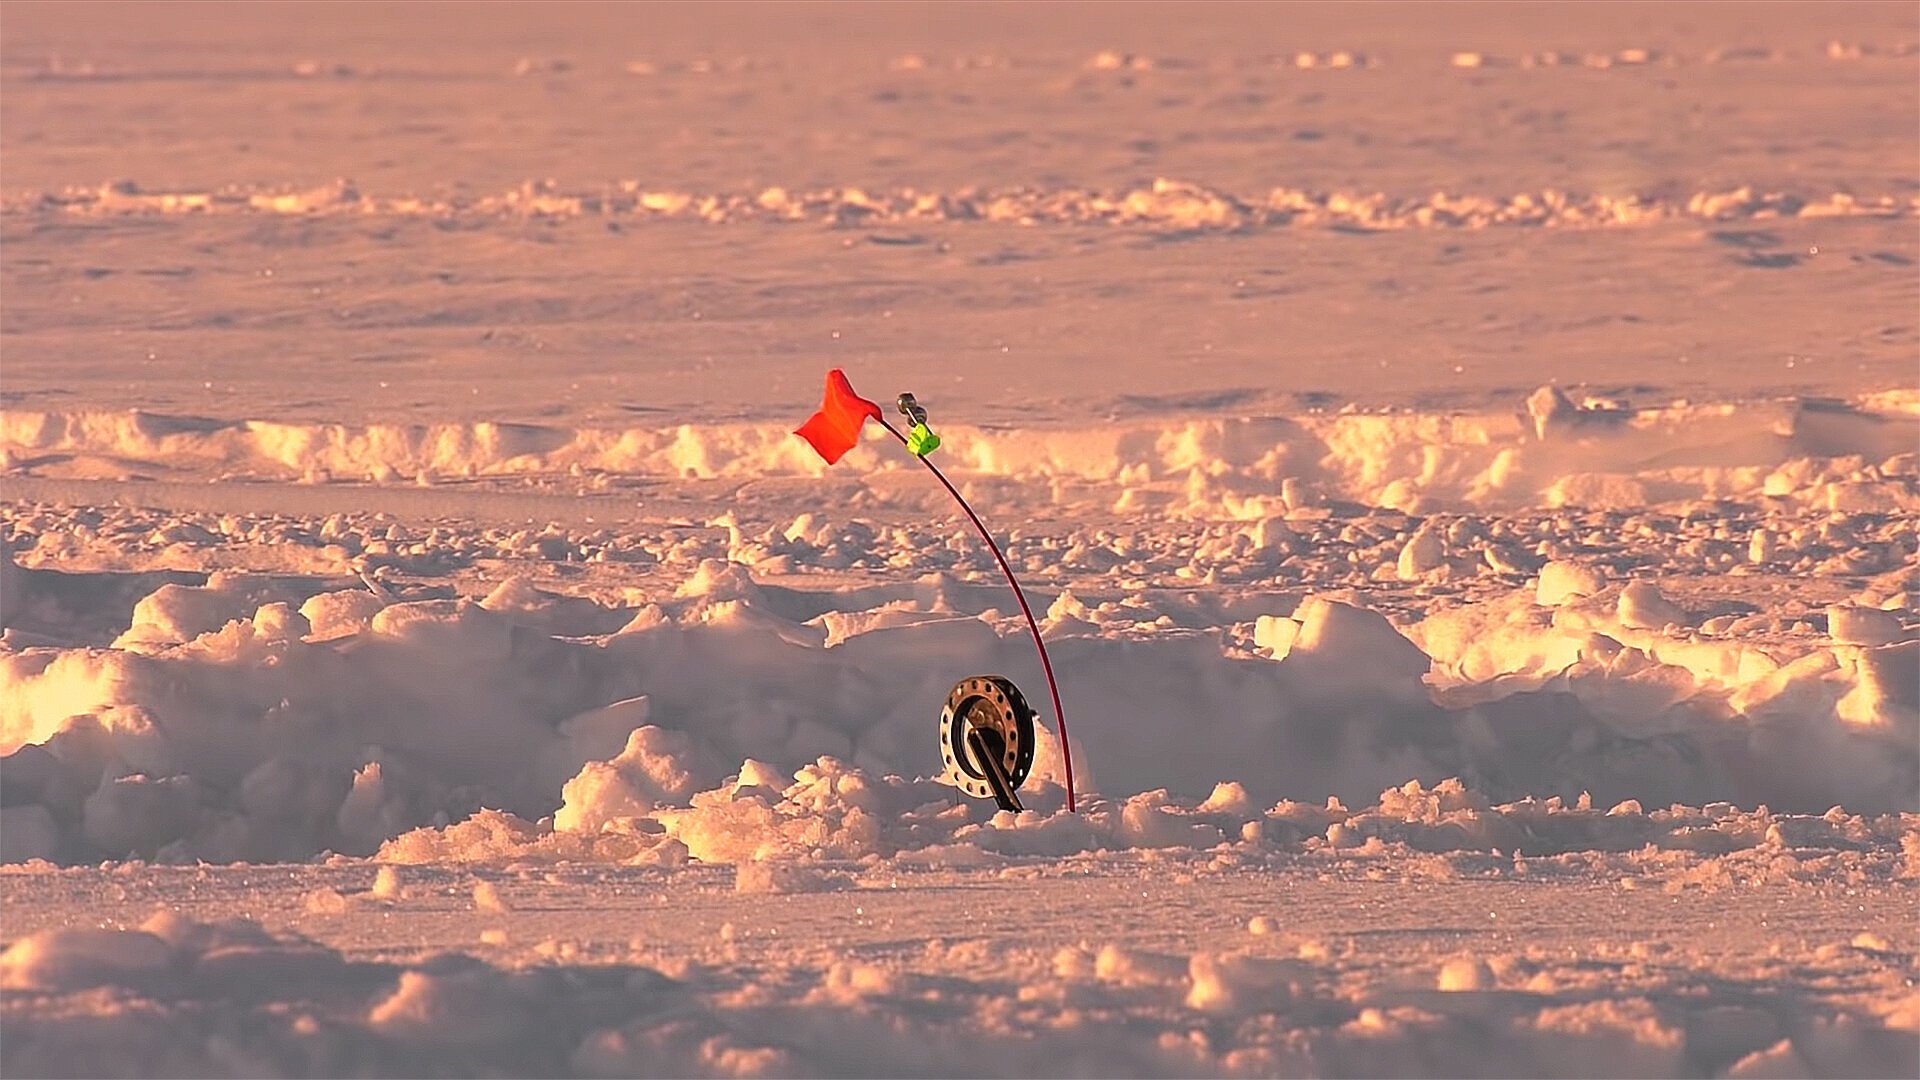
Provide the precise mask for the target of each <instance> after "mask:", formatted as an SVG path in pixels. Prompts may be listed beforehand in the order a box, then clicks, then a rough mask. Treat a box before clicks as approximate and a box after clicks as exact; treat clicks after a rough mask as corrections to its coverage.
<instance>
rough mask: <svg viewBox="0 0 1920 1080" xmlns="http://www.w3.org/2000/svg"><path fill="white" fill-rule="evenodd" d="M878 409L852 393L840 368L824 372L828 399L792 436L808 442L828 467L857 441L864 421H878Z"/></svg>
mask: <svg viewBox="0 0 1920 1080" xmlns="http://www.w3.org/2000/svg"><path fill="white" fill-rule="evenodd" d="M880 416H881V413H880V406H878V405H876V404H874V403H873V402H871V401H868V400H867V399H866V398H863V397H861V396H860V395H859V394H856V393H854V392H853V384H851V383H849V382H847V373H846V372H844V371H841V370H840V369H839V368H834V369H833V370H832V371H829V372H827V396H826V400H825V401H822V402H821V403H820V411H819V412H817V413H814V414H813V415H812V416H810V417H808V418H807V422H806V423H804V424H801V425H800V427H799V429H798V430H796V431H795V432H794V434H795V435H798V436H800V437H801V438H803V439H805V440H807V442H808V443H809V444H811V445H812V446H813V448H814V450H816V451H818V452H819V454H820V456H821V457H823V458H826V459H827V464H829V465H831V464H833V463H834V462H836V461H839V460H840V458H841V456H842V455H843V454H845V453H846V452H847V451H849V450H851V449H853V448H854V446H855V445H856V444H857V443H859V441H860V428H861V427H862V426H863V425H864V424H866V422H867V418H868V417H872V418H873V419H875V420H878V419H880Z"/></svg>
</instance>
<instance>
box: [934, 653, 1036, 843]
mask: <svg viewBox="0 0 1920 1080" xmlns="http://www.w3.org/2000/svg"><path fill="white" fill-rule="evenodd" d="M1033 750H1034V727H1033V708H1032V707H1031V706H1029V705H1028V704H1027V699H1026V697H1025V696H1023V695H1022V694H1021V693H1020V688H1019V687H1017V686H1015V685H1013V680H1011V679H1009V678H1007V677H1006V676H1004V675H975V676H973V677H971V678H966V679H961V680H960V682H959V683H958V684H956V685H955V686H954V688H953V690H952V692H950V693H949V694H947V703H946V705H945V707H943V708H942V709H941V710H940V757H941V759H942V760H944V761H945V762H946V763H947V777H948V778H949V779H950V780H951V781H952V782H953V785H954V786H955V787H957V788H959V789H960V790H961V791H964V792H966V793H967V794H969V795H971V796H973V797H974V798H976V799H986V798H991V799H992V800H993V801H994V802H996V803H998V804H1000V809H1002V810H1013V811H1016V812H1018V811H1020V810H1023V809H1025V807H1022V806H1021V805H1020V797H1019V796H1018V795H1017V794H1015V793H1016V792H1017V791H1018V790H1019V788H1020V785H1021V784H1023V783H1025V782H1026V779H1027V774H1029V773H1031V772H1032V771H1033Z"/></svg>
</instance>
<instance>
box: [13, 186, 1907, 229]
mask: <svg viewBox="0 0 1920 1080" xmlns="http://www.w3.org/2000/svg"><path fill="white" fill-rule="evenodd" d="M1916 213H1920V200H1916V199H1914V198H1911V197H1902V196H1899V195H1879V196H1867V197H1861V196H1858V195H1856V194H1854V193H1851V192H1844V191H1839V192H1821V193H1792V192H1783V191H1756V190H1754V189H1753V188H1752V187H1751V186H1742V187H1738V188H1733V189H1729V190H1723V191H1699V192H1695V193H1693V194H1691V195H1689V196H1687V197H1685V198H1683V199H1671V198H1664V197H1661V196H1658V195H1647V194H1629V195H1611V194H1582V193H1578V192H1568V191H1558V190H1547V191H1528V192H1519V193H1516V194H1513V195H1506V196H1500V195H1459V194H1449V193H1446V192H1438V193H1435V194H1431V195H1425V196H1417V197H1410V198H1409V197H1395V196H1391V195H1388V194H1385V193H1383V192H1355V191H1330V192H1326V191H1323V192H1314V191H1304V190H1300V189H1298V188H1289V187H1276V188H1272V189H1270V190H1268V191H1266V192H1263V193H1256V194H1239V195H1237V194H1233V193H1230V192H1225V191H1219V190H1215V189H1212V188H1208V187H1205V186H1203V185H1200V184H1194V183H1189V182H1185V181H1181V180H1172V179H1166V178H1164V177H1163V178H1159V179H1156V180H1154V181H1153V182H1152V183H1150V184H1147V185H1145V186H1142V187H1135V188H1130V189H1126V190H1120V191H1101V190H1094V189H1089V188H1078V187H1062V188H1051V189H1049V188H1033V187H1027V188H1008V189H1001V190H986V191H981V190H978V189H963V190H959V191H948V192H942V191H920V190H915V189H911V188H903V189H899V190H895V191H877V192H868V191H866V190H863V189H860V188H853V187H830V188H819V189H815V190H789V189H787V188H784V187H768V188H763V189H761V190H760V191H758V192H751V193H748V192H725V193H714V192H705V193H703V192H695V191H673V190H648V189H647V188H646V187H644V186H642V185H641V184H640V183H639V182H637V181H622V182H619V183H617V184H612V185H608V186H605V187H601V188H599V189H596V190H580V189H573V190H567V189H563V188H561V187H559V186H557V185H555V184H553V183H551V182H545V181H529V182H527V183H524V184H521V185H520V186H518V187H516V188H513V189H511V190H508V191H504V192H501V193H498V194H490V195H481V196H471V197H462V198H455V199H448V198H444V197H430V196H429V197H423V196H417V195H412V194H408V195H386V196H383V195H376V194H369V193H366V192H363V191H362V190H361V189H360V187H359V186H358V185H356V184H354V183H353V182H351V181H348V180H340V181H337V182H334V183H331V184H325V185H321V186H319V187H314V188H308V189H305V190H287V189H285V188H277V189H260V188H248V187H244V186H235V187H232V188H224V189H221V190H219V191H192V190H185V191H165V190H148V189H145V188H143V187H141V186H140V185H139V184H136V183H133V182H131V181H120V182H116V183H108V184H101V185H98V186H94V187H80V188H68V189H66V190H62V191H57V192H56V191H49V192H23V193H14V194H10V195H8V196H7V197H6V198H5V199H0V214H5V215H8V216H28V215H34V216H38V215H49V214H61V215H77V216H86V217H126V216H152V215H165V214H195V215H209V214H258V215H287V216H298V217H310V216H319V215H357V216H382V217H432V218H435V219H437V220H448V219H466V220H472V219H481V220H485V219H492V218H529V217H532V218H571V217H581V216H587V217H604V218H612V219H618V220H625V221H651V220H681V221H700V222H707V223H711V224H730V223H736V222H747V221H752V222H799V221H807V222H817V223H821V224H826V225H833V226H843V227H844V226H876V225H894V224H905V223H926V222H948V221H951V222H979V223H989V224H995V223H997V224H1014V225H1036V224H1068V225H1107V226H1135V227H1148V228H1157V229H1175V230H1229V231H1245V230H1250V229H1271V228H1315V227H1318V228H1340V229H1349V230H1353V229H1360V230H1387V229H1481V228H1488V227H1494V226H1513V225H1517V226H1534V227H1541V226H1545V227H1558V228H1605V227H1616V226H1632V225H1646V224H1651V223H1654V222H1660V221H1671V220H1676V219H1678V220H1693V221H1752V220H1766V219H1777V218H1794V217H1803V218H1816V217H1823V218H1825V217H1881V218H1901V217H1912V216H1914V215H1915V214H1916Z"/></svg>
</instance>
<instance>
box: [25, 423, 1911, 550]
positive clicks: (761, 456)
mask: <svg viewBox="0 0 1920 1080" xmlns="http://www.w3.org/2000/svg"><path fill="white" fill-rule="evenodd" d="M789 426H790V425H787V424H784V423H783V424H741V423H717V424H706V425H693V424H682V425H677V426H674V427H670V428H624V429H592V428H577V429H576V428H561V427H549V426H541V425H534V424H505V423H477V424H416V425H374V426H369V427H347V426H343V425H337V424H289V423H279V422H271V421H263V420H251V421H233V422H220V421H205V420H197V419H185V418H176V417H167V416H160V415H155V414H149V413H141V412H129V413H99V412H73V413H49V412H27V411H20V410H10V411H0V461H3V462H6V463H8V464H9V465H10V466H11V467H12V468H14V469H17V470H26V471H32V470H34V469H35V468H38V467H39V466H38V465H37V464H36V463H38V462H41V461H44V460H50V459H53V458H56V457H69V456H70V457H78V458H89V459H100V460H105V461H111V462H116V463H119V464H118V465H117V466H116V467H118V468H123V469H124V468H128V467H131V466H132V465H133V464H134V463H141V464H144V465H146V466H148V467H151V468H155V469H159V470H166V469H207V468H217V469H220V470H222V471H223V472H225V473H228V474H242V475H245V474H254V475H261V476H269V477H292V478H301V479H306V480H309V481H316V482H318V481H323V480H327V479H339V480H366V479H372V480H374V481H376V482H390V481H393V480H395V479H405V480H407V481H410V482H411V481H427V482H431V481H432V480H433V479H434V478H436V477H515V476H530V475H567V474H570V475H573V476H576V477H583V478H592V477H596V476H599V477H604V476H612V475H619V476H623V477H641V478H645V477H655V478H661V479H670V480H675V481H679V480H690V479H734V480H738V479H749V478H762V477H769V476H818V475H820V474H821V473H822V471H823V468H824V467H823V466H822V464H821V462H820V460H819V458H818V457H817V456H815V455H813V454H812V453H811V452H810V451H808V449H807V448H806V446H805V445H804V444H803V443H801V442H800V441H799V440H796V439H794V438H792V437H791V435H790V433H789V432H788V427H789ZM942 430H943V432H944V433H945V438H946V441H945V443H944V444H943V445H944V453H945V454H946V455H947V457H948V465H947V467H948V468H949V469H950V470H952V471H953V472H955V473H957V474H959V475H961V476H963V477H969V478H972V480H973V481H974V482H976V483H981V482H986V481H988V480H989V479H990V478H992V479H1000V478H1004V479H1007V480H1011V481H1018V482H1019V483H1018V484H1016V485H1013V487H1012V488H1010V489H1009V490H1008V492H1007V495H1008V497H1009V498H1013V499H1015V500H1019V499H1022V498H1026V497H1029V496H1030V495H1031V494H1032V493H1038V492H1044V493H1045V494H1046V495H1047V497H1048V498H1049V499H1050V500H1054V501H1055V502H1057V503H1064V504H1066V505H1068V506H1093V505H1104V506H1107V507H1111V508H1114V509H1118V510H1121V511H1140V510H1154V511H1157V512H1160V513H1163V514H1168V515H1172V516H1181V517H1193V518H1223V517H1224V518H1230V519H1238V520H1246V521H1255V520H1260V519H1262V518H1266V517H1272V516H1277V515H1285V514H1287V513H1289V512H1298V511H1301V510H1303V509H1308V508H1311V507H1313V506H1315V505H1319V504H1322V503H1324V502H1326V501H1327V500H1329V499H1333V500H1341V501H1346V502H1352V503H1358V504H1360V505H1364V506H1384V507H1391V508H1395V509H1399V510H1404V511H1408V512H1430V511H1432V510H1436V509H1442V508H1446V507H1474V508H1488V509H1498V508H1512V507H1523V506H1525V507H1531V506H1547V507H1586V508H1592V509H1637V508H1643V507H1646V506H1648V505H1650V504H1656V503H1664V502H1672V501H1677V500H1683V499H1691V500H1701V499H1745V500H1757V499H1763V498H1764V499H1774V500H1783V501H1784V502H1786V503H1788V504H1791V505H1799V506H1807V507H1813V508H1819V509H1831V510H1835V511H1872V512H1881V513H1890V512H1896V511H1905V512H1912V511H1916V510H1920V454H1916V453H1915V452H1914V447H1915V445H1916V442H1917V440H1920V394H1916V393H1914V392H1912V391H1890V392H1886V393H1880V394H1874V395H1867V396H1865V397H1863V398H1861V399H1860V400H1858V401H1855V402H1851V403H1847V404H1841V403H1836V402H1830V401H1821V400H1799V399H1786V400H1780V401H1773V402H1760V403H1745V404H1712V405H1707V404H1688V403H1673V404H1670V405H1665V406H1660V407H1650V408H1643V409H1632V408H1627V407H1624V406H1622V405H1620V404H1619V403H1607V402H1603V403H1597V404H1588V405H1577V404H1575V403H1574V402H1573V401H1572V400H1571V399H1570V398H1568V397H1567V396H1566V395H1565V394H1564V393H1563V392H1561V391H1560V390H1558V389H1556V388H1553V387H1545V388H1542V389H1541V390H1540V391H1539V392H1537V393H1536V394H1535V395H1534V396H1533V397H1531V398H1529V399H1528V401H1527V406H1526V410H1525V411H1524V413H1521V414H1497V413H1494V414H1462V415H1442V414H1435V413H1359V412H1340V413H1334V414H1322V413H1304V414H1299V415H1294V416H1284V417H1282V416H1269V417H1248V418H1218V417H1207V418H1150V419H1139V420H1116V421H1114V422H1110V423H1105V424H1101V425H1098V426H1096V427H1090V428H1074V427H1047V426H1040V427H1031V428H1022V429H1019V430H1011V431H1002V430H992V431H988V430H985V429H980V428H974V427H969V426H966V425H949V426H948V427H945V428H943V429H942ZM874 437H875V438H882V437H883V436H880V435H875V436H874ZM852 454H853V455H854V456H853V457H852V458H851V460H850V461H849V463H848V464H847V465H846V466H845V467H843V468H842V469H841V470H840V472H839V474H836V482H845V480H844V478H846V477H873V476H875V475H876V474H886V473H889V472H893V471H896V470H898V469H900V468H902V467H904V466H903V465H902V463H901V462H900V461H898V460H897V458H895V457H894V456H893V455H892V454H891V453H888V452H886V451H885V448H884V447H882V448H880V449H875V448H874V444H869V445H867V446H862V447H856V448H855V449H854V450H853V451H852ZM1415 562H1416V569H1417V562H1418V560H1417V559H1416V560H1415Z"/></svg>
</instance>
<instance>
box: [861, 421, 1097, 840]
mask: <svg viewBox="0 0 1920 1080" xmlns="http://www.w3.org/2000/svg"><path fill="white" fill-rule="evenodd" d="M877 419H879V421H880V426H881V427H883V428H886V429H887V433H888V434H890V435H892V436H893V437H894V438H896V439H899V440H900V445H902V446H905V445H907V437H906V436H905V435H902V434H900V432H899V429H897V428H895V427H894V426H893V425H892V424H889V423H887V420H886V418H885V417H878V418H877ZM913 456H914V457H915V458H918V459H919V461H920V464H922V465H925V466H926V467H927V471H928V472H931V473H932V474H933V476H934V479H936V480H938V481H940V486H942V487H944V488H946V489H947V494H949V495H951V496H953V501H954V502H957V503H959V504H960V509H962V510H965V511H966V512H967V520H968V521H971V522H973V527H974V528H975V529H977V530H979V532H980V539H982V540H985V541H986V542H987V550H988V551H991V552H993V560H994V561H995V562H997V563H999V564H1000V572H1001V573H1002V574H1005V575H1006V576H1007V584H1009V585H1011V586H1013V598H1014V599H1015V600H1018V601H1020V614H1022V615H1024V616H1026V617H1027V633H1029V634H1032V635H1033V647H1034V650H1035V651H1036V652H1038V653H1039V654H1040V670H1041V671H1042V672H1044V673H1045V674H1046V676H1047V693H1048V694H1049V695H1051V696H1052V698H1053V719H1054V726H1056V727H1058V728H1059V729H1060V756H1061V758H1062V760H1064V762H1065V763H1066V767H1067V813H1069V814H1071V813H1073V812H1074V800H1073V744H1072V743H1070V742H1068V741H1067V714H1066V713H1065V712H1064V711H1062V710H1061V708H1060V687H1059V686H1058V685H1056V684H1055V683H1054V681H1053V661H1052V660H1049V659H1048V658H1047V643H1046V642H1044V641H1042V640H1040V624H1039V623H1037V622H1035V621H1034V619H1033V609H1032V608H1031V607H1028V606H1027V594H1026V593H1025V592H1023V591H1021V589H1020V580H1019V579H1018V578H1016V577H1014V576H1013V567H1011V566H1009V565H1007V557H1006V556H1005V555H1002V554H1000V545H999V544H996V543H994V542H993V534H992V533H990V532H988V531H987V526H986V524H985V523H984V522H982V521H981V520H980V515H979V514H976V513H974V512H973V507H971V506H968V505H967V500H965V499H963V498H961V497H960V489H958V488H956V487H954V486H953V481H951V480H948V479H947V474H945V473H943V472H941V471H940V466H938V465H935V464H934V463H933V462H932V461H930V460H928V459H926V458H924V457H921V456H920V455H919V454H914V455H913Z"/></svg>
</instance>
